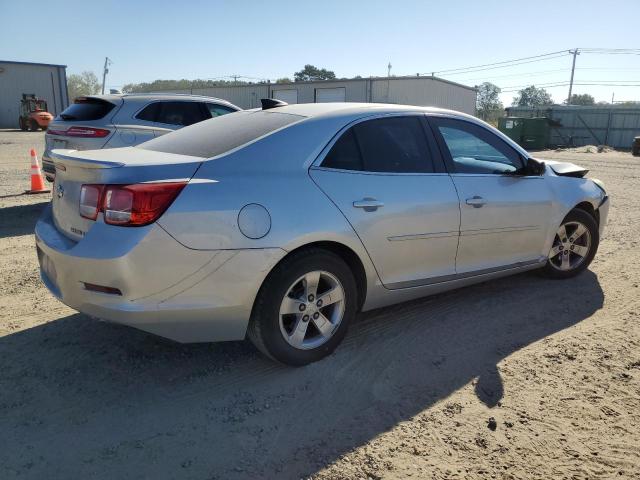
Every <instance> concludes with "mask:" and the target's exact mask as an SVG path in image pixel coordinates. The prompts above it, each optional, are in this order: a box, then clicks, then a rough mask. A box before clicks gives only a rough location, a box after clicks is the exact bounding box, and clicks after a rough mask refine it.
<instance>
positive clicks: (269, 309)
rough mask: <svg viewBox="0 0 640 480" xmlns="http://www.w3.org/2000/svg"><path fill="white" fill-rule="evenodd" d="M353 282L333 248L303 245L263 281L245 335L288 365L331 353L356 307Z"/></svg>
mask: <svg viewBox="0 0 640 480" xmlns="http://www.w3.org/2000/svg"><path fill="white" fill-rule="evenodd" d="M357 295H358V293H357V288H356V283H355V279H354V276H353V274H352V273H351V270H350V269H349V267H348V266H347V264H346V263H345V262H344V261H343V260H342V259H341V258H340V257H339V256H337V255H335V254H334V253H332V252H329V251H326V250H322V249H315V248H313V249H305V250H301V251H299V252H295V253H293V254H292V255H291V256H290V257H287V258H285V259H284V260H283V261H282V262H281V263H280V264H279V265H278V266H276V268H275V269H274V270H273V271H272V272H271V273H270V274H269V276H268V277H267V279H266V280H265V281H264V283H263V285H262V287H261V288H260V291H259V292H258V296H257V298H256V302H255V305H254V308H253V312H252V316H251V321H250V324H249V329H248V332H247V333H248V337H249V339H250V340H251V341H252V342H253V344H254V345H255V346H256V347H257V348H258V349H259V350H260V351H261V352H263V353H264V354H266V355H267V356H268V357H270V358H272V359H274V360H277V361H279V362H282V363H285V364H287V365H292V366H301V365H306V364H308V363H311V362H315V361H317V360H320V359H321V358H324V357H325V356H327V355H329V354H331V353H332V352H333V351H334V350H335V348H336V347H337V346H338V345H339V344H340V342H341V341H342V339H343V338H344V336H345V334H346V332H347V328H348V325H349V323H350V322H351V320H352V319H353V317H354V316H355V313H356V305H357Z"/></svg>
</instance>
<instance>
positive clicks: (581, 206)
mask: <svg viewBox="0 0 640 480" xmlns="http://www.w3.org/2000/svg"><path fill="white" fill-rule="evenodd" d="M575 209H578V210H582V211H584V212H587V213H588V214H589V215H591V216H592V217H593V218H594V220H595V221H596V224H597V225H598V226H600V212H598V209H597V208H593V205H592V204H591V202H587V201H584V202H580V203H578V204H577V205H576V206H575V207H573V208H572V210H575Z"/></svg>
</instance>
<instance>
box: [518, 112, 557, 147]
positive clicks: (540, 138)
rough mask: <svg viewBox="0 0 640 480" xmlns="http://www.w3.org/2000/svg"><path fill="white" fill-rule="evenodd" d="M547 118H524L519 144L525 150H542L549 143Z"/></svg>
mask: <svg viewBox="0 0 640 480" xmlns="http://www.w3.org/2000/svg"><path fill="white" fill-rule="evenodd" d="M550 130H551V129H550V128H549V119H548V118H546V117H536V118H525V119H524V127H523V131H522V141H521V142H520V145H521V146H522V147H524V148H526V149H527V150H542V149H544V148H547V145H549V136H550Z"/></svg>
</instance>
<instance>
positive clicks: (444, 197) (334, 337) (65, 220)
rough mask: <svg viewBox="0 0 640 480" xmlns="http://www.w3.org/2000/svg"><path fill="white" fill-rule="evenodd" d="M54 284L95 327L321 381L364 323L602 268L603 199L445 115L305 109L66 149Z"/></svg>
mask: <svg viewBox="0 0 640 480" xmlns="http://www.w3.org/2000/svg"><path fill="white" fill-rule="evenodd" d="M51 156H52V159H53V161H54V164H55V169H56V177H55V183H54V190H53V200H52V203H51V205H50V207H48V208H47V209H46V210H45V212H44V214H43V216H42V218H41V219H40V220H39V221H38V223H37V225H36V245H37V252H38V258H39V261H40V267H41V276H42V280H43V281H44V283H45V284H46V285H47V287H48V288H49V290H50V291H51V292H52V293H53V294H54V295H55V296H56V297H57V298H59V299H60V300H61V301H62V302H64V303H65V304H67V305H69V306H70V307H72V308H74V309H77V310H79V311H80V312H84V313H86V314H88V315H91V316H94V317H98V318H101V319H105V320H108V321H112V322H117V323H120V324H124V325H129V326H132V327H135V328H138V329H141V330H144V331H147V332H151V333H153V334H156V335H160V336H163V337H167V338H170V339H173V340H176V341H178V342H210V341H224V340H241V339H244V338H245V337H246V336H248V337H249V339H251V341H252V342H253V343H254V344H255V345H256V347H257V348H258V349H259V350H261V351H262V352H263V353H265V354H266V355H267V356H269V357H271V358H273V359H275V360H278V361H280V362H283V363H286V364H290V365H304V364H307V363H310V362H313V361H316V360H319V359H320V358H322V357H324V356H326V355H328V354H329V353H331V352H332V351H333V350H334V349H335V348H336V347H337V346H338V344H339V343H340V341H341V340H342V339H343V338H344V336H345V333H346V331H347V327H348V326H349V323H350V322H351V321H352V320H353V318H354V316H355V315H356V312H358V311H366V310H371V309H374V308H377V307H382V306H385V305H390V304H394V303H398V302H402V301H406V300H410V299H414V298H417V297H422V296H424V295H430V294H433V293H437V292H442V291H445V290H450V289H454V288H458V287H462V286H465V285H469V284H473V283H477V282H482V281H486V280H489V279H493V278H497V277H502V276H505V275H511V274H515V273H519V272H523V271H526V270H532V269H539V270H540V271H541V272H542V273H544V274H545V275H546V276H548V277H551V278H555V279H566V278H570V277H572V276H574V275H576V274H578V273H580V272H581V271H583V270H584V269H586V268H587V267H588V265H589V263H590V262H591V260H592V259H593V257H594V255H595V253H596V250H597V248H598V242H599V239H600V236H601V235H602V233H603V229H604V225H605V222H606V219H607V212H608V209H609V199H608V197H607V194H606V192H605V189H604V186H603V184H602V183H601V182H600V181H598V180H594V179H589V178H585V174H586V173H587V172H586V170H584V169H582V168H580V167H578V166H576V165H573V164H567V163H559V162H541V161H539V160H535V159H533V158H531V157H530V155H529V154H528V153H527V152H526V151H525V150H523V149H522V148H520V147H519V146H518V145H517V144H515V143H513V142H512V141H511V140H510V139H509V138H507V137H506V136H504V135H502V134H501V133H499V132H498V131H497V130H495V129H493V128H492V127H490V126H489V125H487V124H485V123H483V122H481V121H479V120H478V119H476V118H474V117H471V116H468V115H465V114H461V113H457V112H453V111H447V110H441V109H435V108H421V107H411V106H400V105H376V104H349V103H341V104H306V105H286V104H284V103H283V102H279V101H276V100H268V99H266V100H263V108H262V109H256V110H249V111H242V112H237V113H232V114H229V115H225V116H223V117H220V118H217V119H212V120H208V121H204V122H201V123H198V124H196V125H193V126H190V127H186V128H183V129H181V130H179V131H176V132H174V133H169V134H167V135H165V136H162V137H159V138H156V139H154V140H151V141H148V142H146V143H143V144H141V145H138V146H136V147H126V148H115V149H111V150H95V151H83V152H78V151H73V150H54V151H53V152H52V155H51Z"/></svg>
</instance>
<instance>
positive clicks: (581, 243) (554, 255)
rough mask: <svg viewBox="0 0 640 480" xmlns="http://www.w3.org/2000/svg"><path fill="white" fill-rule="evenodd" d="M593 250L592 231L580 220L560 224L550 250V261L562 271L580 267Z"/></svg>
mask: <svg viewBox="0 0 640 480" xmlns="http://www.w3.org/2000/svg"><path fill="white" fill-rule="evenodd" d="M590 251H591V233H590V232H589V229H588V228H587V227H586V226H585V225H583V224H582V223H580V222H577V221H570V222H566V223H564V224H562V225H560V228H559V229H558V231H557V233H556V236H555V238H554V240H553V246H552V247H551V251H550V252H549V263H550V264H551V266H553V267H554V268H556V269H557V270H561V271H569V270H574V269H576V268H578V267H579V266H580V265H581V264H582V262H584V260H585V258H586V257H587V256H588V255H589V252H590Z"/></svg>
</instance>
